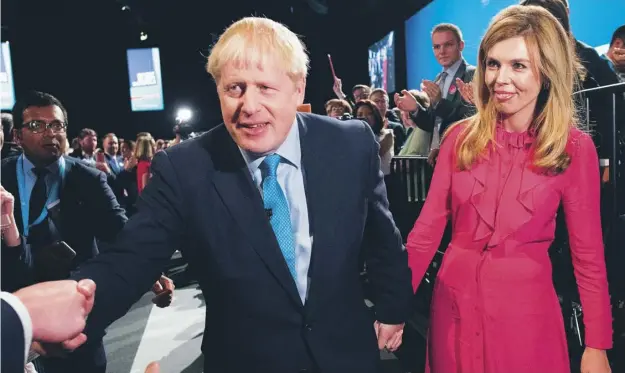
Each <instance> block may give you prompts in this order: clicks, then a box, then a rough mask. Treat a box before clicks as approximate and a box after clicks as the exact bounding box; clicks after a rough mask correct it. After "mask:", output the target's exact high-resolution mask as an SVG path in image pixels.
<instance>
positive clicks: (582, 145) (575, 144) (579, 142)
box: [566, 127, 596, 155]
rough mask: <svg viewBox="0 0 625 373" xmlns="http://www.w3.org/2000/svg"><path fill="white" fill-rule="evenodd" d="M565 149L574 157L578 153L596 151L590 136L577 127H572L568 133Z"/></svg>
mask: <svg viewBox="0 0 625 373" xmlns="http://www.w3.org/2000/svg"><path fill="white" fill-rule="evenodd" d="M566 147H567V152H568V153H569V154H570V155H575V154H576V153H578V152H580V151H589V150H590V149H593V150H595V151H596V148H595V143H594V141H593V139H592V137H591V136H590V134H589V133H588V132H586V131H584V130H582V129H580V128H578V127H572V128H571V130H570V131H569V138H568V140H567V145H566Z"/></svg>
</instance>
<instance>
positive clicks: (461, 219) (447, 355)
mask: <svg viewBox="0 0 625 373" xmlns="http://www.w3.org/2000/svg"><path fill="white" fill-rule="evenodd" d="M575 58H576V57H575V52H574V50H573V48H572V43H571V41H570V39H569V38H568V36H567V35H566V33H565V31H564V30H563V29H562V27H561V26H560V24H559V23H558V21H557V20H556V19H555V18H554V17H553V16H552V15H550V14H549V13H548V12H547V11H545V10H544V9H541V8H537V7H531V6H527V7H521V6H512V7H510V8H507V9H505V10H503V11H502V12H501V13H499V14H498V15H497V16H496V17H495V18H494V19H493V21H492V23H491V25H490V26H489V29H488V30H487V32H486V34H485V36H484V38H483V40H482V42H481V45H480V49H479V56H478V61H479V64H478V67H477V70H476V73H475V78H474V79H475V80H474V84H475V87H476V91H475V97H476V99H475V101H476V106H477V109H478V113H477V114H476V115H475V116H474V117H472V118H469V119H467V120H465V121H463V122H460V123H458V124H456V125H455V126H453V127H452V128H450V129H449V130H448V131H447V133H446V136H445V138H444V140H443V142H442V145H441V149H440V153H439V156H438V160H437V164H436V168H435V171H434V176H433V180H432V184H431V186H430V189H429V194H428V196H427V200H426V202H425V206H424V207H423V210H422V212H421V214H420V216H419V219H418V220H417V222H416V223H415V226H414V228H413V230H412V232H411V233H410V235H409V237H408V243H407V251H408V255H409V262H410V267H411V269H412V272H413V287H414V288H415V290H416V288H417V286H418V285H419V283H420V282H421V280H422V278H423V275H424V273H425V271H426V269H427V267H428V264H429V263H430V261H431V259H432V257H433V255H434V253H435V251H436V249H437V247H438V245H439V243H440V240H441V236H442V234H443V230H444V228H445V225H446V223H447V220H448V219H450V220H451V223H452V230H453V234H452V240H451V243H450V244H449V247H448V248H447V250H446V253H445V255H444V259H443V263H442V266H441V268H440V270H439V272H438V277H437V280H436V283H435V289H434V294H433V299H432V306H431V307H432V312H431V315H432V318H431V325H430V331H429V338H428V368H429V371H430V372H433V373H453V372H468V373H478V372H493V373H565V372H566V373H569V372H570V367H569V358H568V356H567V355H568V353H567V342H566V339H565V333H564V322H563V320H562V314H561V311H560V306H559V303H558V298H557V295H556V293H555V290H554V287H553V283H552V277H551V276H552V273H551V263H550V260H549V256H548V253H547V250H548V248H549V246H550V244H551V242H552V241H553V239H554V230H555V221H556V213H557V210H558V207H559V205H560V203H562V205H563V207H564V213H565V217H566V222H567V228H568V232H569V238H570V246H571V252H572V257H573V264H574V267H575V275H576V278H577V283H578V286H579V292H580V296H581V302H582V307H583V312H584V324H585V328H586V336H585V338H586V341H585V342H586V349H585V351H584V355H583V358H582V367H581V368H582V373H606V372H609V371H610V367H609V364H608V360H607V357H606V352H605V350H606V349H609V348H611V346H612V319H611V309H610V302H609V297H608V286H607V285H608V284H607V279H606V270H605V261H604V248H603V242H602V238H601V237H602V232H601V225H600V224H601V223H600V212H599V184H600V180H599V161H598V159H597V152H596V149H595V147H594V144H593V141H592V139H591V138H590V136H588V134H586V133H584V132H582V131H581V130H579V129H578V128H577V126H576V124H577V121H576V119H575V107H574V103H573V100H572V93H573V87H574V85H575V80H576V77H577V76H579V74H580V70H579V69H578V66H579V64H578V63H577V61H576V59H575Z"/></svg>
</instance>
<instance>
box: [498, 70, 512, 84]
mask: <svg viewBox="0 0 625 373" xmlns="http://www.w3.org/2000/svg"><path fill="white" fill-rule="evenodd" d="M511 73H512V71H510V69H509V68H508V67H507V66H502V67H500V68H499V70H498V71H497V78H496V79H495V82H496V83H497V84H509V83H510V77H511Z"/></svg>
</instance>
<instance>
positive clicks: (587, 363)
mask: <svg viewBox="0 0 625 373" xmlns="http://www.w3.org/2000/svg"><path fill="white" fill-rule="evenodd" d="M611 372H612V370H611V369H610V363H609V362H608V355H607V354H606V352H605V350H597V349H596V348H591V347H586V349H584V354H583V355H582V365H581V373H611Z"/></svg>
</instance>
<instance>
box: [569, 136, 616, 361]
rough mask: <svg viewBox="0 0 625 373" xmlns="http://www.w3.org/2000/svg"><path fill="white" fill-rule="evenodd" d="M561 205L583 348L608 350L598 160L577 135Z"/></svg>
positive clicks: (608, 313) (587, 140)
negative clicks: (578, 300) (581, 319)
mask: <svg viewBox="0 0 625 373" xmlns="http://www.w3.org/2000/svg"><path fill="white" fill-rule="evenodd" d="M575 135H577V136H574V137H577V139H574V140H573V142H574V143H573V144H572V146H574V147H576V148H577V149H576V151H574V152H572V153H573V154H574V155H573V156H572V159H571V164H570V166H569V168H568V169H567V171H566V172H567V173H568V177H569V180H570V182H569V183H568V184H567V187H566V188H565V189H564V191H563V197H562V202H563V206H564V214H565V218H566V226H567V230H568V232H569V242H570V246H571V256H572V259H573V267H574V270H575V278H576V280H577V286H578V288H579V295H580V298H581V303H582V310H583V314H584V325H585V327H586V345H587V346H588V347H592V348H596V349H601V350H606V349H610V348H612V313H611V308H610V299H609V295H608V280H607V275H606V265H605V257H604V247H603V239H602V231H601V213H600V207H599V206H600V203H599V193H600V180H601V179H600V175H599V160H598V157H597V150H596V149H595V145H594V143H593V141H592V139H591V138H590V136H588V135H587V134H585V133H580V132H577V133H576V134H575Z"/></svg>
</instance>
